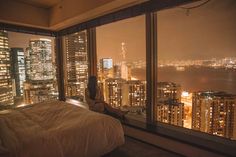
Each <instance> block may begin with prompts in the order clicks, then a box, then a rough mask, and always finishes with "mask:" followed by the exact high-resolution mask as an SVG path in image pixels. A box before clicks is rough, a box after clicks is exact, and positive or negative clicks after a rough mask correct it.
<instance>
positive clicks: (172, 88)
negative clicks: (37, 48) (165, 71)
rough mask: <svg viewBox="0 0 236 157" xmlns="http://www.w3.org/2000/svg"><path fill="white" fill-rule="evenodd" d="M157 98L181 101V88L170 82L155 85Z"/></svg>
mask: <svg viewBox="0 0 236 157" xmlns="http://www.w3.org/2000/svg"><path fill="white" fill-rule="evenodd" d="M157 98H158V99H159V98H168V99H177V100H179V101H180V100H181V87H180V85H178V84H175V83H172V82H158V83H157Z"/></svg>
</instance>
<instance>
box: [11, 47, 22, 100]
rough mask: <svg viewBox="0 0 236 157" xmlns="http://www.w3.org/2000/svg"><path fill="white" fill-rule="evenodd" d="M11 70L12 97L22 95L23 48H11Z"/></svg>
mask: <svg viewBox="0 0 236 157" xmlns="http://www.w3.org/2000/svg"><path fill="white" fill-rule="evenodd" d="M11 63H12V66H11V70H12V78H13V80H14V81H13V82H14V83H13V84H14V87H15V89H14V90H13V95H14V96H16V97H20V96H22V95H23V83H24V81H25V55H24V49H23V48H11Z"/></svg>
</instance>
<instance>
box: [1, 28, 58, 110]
mask: <svg viewBox="0 0 236 157" xmlns="http://www.w3.org/2000/svg"><path fill="white" fill-rule="evenodd" d="M56 80H57V79H56V63H55V50H54V38H53V37H46V36H38V35H29V34H23V33H15V32H8V31H4V30H0V85H1V86H0V108H1V109H5V108H9V107H15V106H24V105H27V104H33V103H38V102H42V101H46V100H53V99H57V98H58V89H57V81H56Z"/></svg>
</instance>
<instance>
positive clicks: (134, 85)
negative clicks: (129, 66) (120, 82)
mask: <svg viewBox="0 0 236 157" xmlns="http://www.w3.org/2000/svg"><path fill="white" fill-rule="evenodd" d="M126 85H127V88H128V93H127V94H128V103H127V105H128V106H141V107H144V106H146V82H145V81H140V80H129V81H127V82H126Z"/></svg>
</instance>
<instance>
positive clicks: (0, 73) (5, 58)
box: [0, 30, 13, 108]
mask: <svg viewBox="0 0 236 157" xmlns="http://www.w3.org/2000/svg"><path fill="white" fill-rule="evenodd" d="M10 66H11V65H10V52H9V46H8V34H7V32H6V31H2V30H0V108H4V107H6V106H9V105H13V94H12V78H11V72H10Z"/></svg>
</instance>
